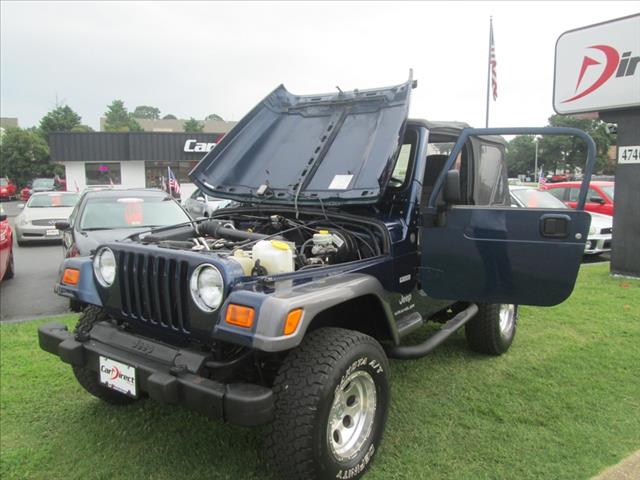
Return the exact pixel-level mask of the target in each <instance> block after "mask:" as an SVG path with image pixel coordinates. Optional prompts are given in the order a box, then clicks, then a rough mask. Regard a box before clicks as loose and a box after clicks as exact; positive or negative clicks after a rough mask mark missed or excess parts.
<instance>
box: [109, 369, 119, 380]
mask: <svg viewBox="0 0 640 480" xmlns="http://www.w3.org/2000/svg"><path fill="white" fill-rule="evenodd" d="M119 375H120V370H118V367H113V370H111V380H115V379H116V378H118V376H119Z"/></svg>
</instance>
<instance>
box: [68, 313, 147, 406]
mask: <svg viewBox="0 0 640 480" xmlns="http://www.w3.org/2000/svg"><path fill="white" fill-rule="evenodd" d="M107 320H109V316H108V315H107V314H106V313H105V312H104V311H103V310H102V309H101V308H98V307H95V306H89V307H87V308H86V309H85V310H84V312H82V315H80V318H79V319H78V323H77V325H76V329H75V332H76V333H89V332H90V331H91V329H92V328H93V325H94V324H95V323H96V322H101V321H107ZM71 368H72V369H73V374H74V375H75V377H76V380H78V383H79V384H80V386H81V387H82V388H84V389H85V390H86V391H87V392H89V393H90V394H91V395H93V396H94V397H96V398H99V399H100V400H103V401H105V402H107V403H110V404H111V405H129V404H131V403H133V402H135V401H137V399H135V398H132V397H127V396H126V395H124V394H122V393H119V392H116V391H114V390H111V389H110V388H107V387H105V386H104V385H102V384H101V383H100V380H99V378H98V373H97V372H94V371H93V370H91V369H89V368H87V367H78V366H76V365H72V366H71Z"/></svg>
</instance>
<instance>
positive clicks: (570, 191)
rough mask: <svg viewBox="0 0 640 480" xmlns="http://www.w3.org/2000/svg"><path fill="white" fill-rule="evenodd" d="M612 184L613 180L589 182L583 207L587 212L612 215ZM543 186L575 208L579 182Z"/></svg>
mask: <svg viewBox="0 0 640 480" xmlns="http://www.w3.org/2000/svg"><path fill="white" fill-rule="evenodd" d="M613 185H614V182H604V181H593V182H591V183H590V184H589V192H588V193H587V203H585V205H584V209H585V210H587V211H589V212H596V213H603V214H605V215H613V197H614V194H613ZM543 188H544V189H545V190H549V192H550V193H551V194H552V195H553V196H554V197H556V198H558V199H560V200H562V201H563V202H564V203H566V204H567V205H569V206H570V207H571V208H576V203H577V201H578V193H579V192H580V182H562V183H552V184H547V185H545V186H544V187H543Z"/></svg>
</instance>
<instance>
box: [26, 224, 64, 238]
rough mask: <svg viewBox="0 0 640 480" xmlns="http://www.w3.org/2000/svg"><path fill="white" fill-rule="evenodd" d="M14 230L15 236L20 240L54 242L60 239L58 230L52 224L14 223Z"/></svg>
mask: <svg viewBox="0 0 640 480" xmlns="http://www.w3.org/2000/svg"><path fill="white" fill-rule="evenodd" d="M15 230H16V236H17V237H18V240H20V241H21V242H55V241H60V240H61V239H62V237H61V235H60V232H59V231H58V230H56V227H55V226H53V225H50V226H40V225H31V224H27V225H16V227H15ZM54 231H55V232H56V233H55V235H54V234H53V232H54ZM48 233H50V234H48Z"/></svg>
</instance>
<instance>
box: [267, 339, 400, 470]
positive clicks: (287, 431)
mask: <svg viewBox="0 0 640 480" xmlns="http://www.w3.org/2000/svg"><path fill="white" fill-rule="evenodd" d="M354 375H355V376H359V377H358V378H359V379H360V380H362V379H366V382H367V385H368V386H369V388H370V390H369V391H370V392H373V391H374V390H375V407H374V408H373V411H372V410H370V409H368V410H367V411H368V412H372V413H369V415H370V417H369V418H372V420H371V423H370V424H369V427H367V428H362V429H361V431H363V432H367V433H365V434H363V435H361V436H357V437H355V438H359V439H360V440H359V441H358V442H356V447H354V450H353V452H349V454H348V456H346V455H345V456H344V457H343V458H339V457H338V456H337V455H336V454H334V451H333V450H332V448H335V447H332V445H334V446H335V443H332V441H331V438H335V437H330V436H329V435H330V432H331V430H332V427H331V428H330V425H329V415H330V413H331V412H332V411H333V413H335V410H332V409H333V408H334V398H336V395H341V394H342V393H341V392H344V391H347V390H349V388H350V382H348V381H347V380H348V379H352V378H354ZM388 375H389V362H388V360H387V357H386V355H385V353H384V350H383V349H382V347H381V346H380V344H379V343H378V342H377V341H376V340H374V339H373V338H371V337H370V336H368V335H365V334H363V333H360V332H355V331H352V330H345V329H342V328H322V329H318V330H315V331H313V332H311V333H310V334H308V335H307V337H306V338H305V339H304V340H303V342H302V344H301V345H300V346H298V347H297V348H296V349H294V350H292V351H291V352H289V354H288V355H287V357H286V358H285V360H284V361H283V363H282V365H281V366H280V369H279V371H278V375H277V377H276V379H275V382H274V385H273V392H274V395H275V419H274V421H273V423H272V424H271V425H270V426H269V431H268V433H267V436H266V440H265V455H266V457H267V459H268V461H269V462H270V463H271V465H272V466H273V468H274V469H275V470H276V471H277V472H278V474H279V475H280V476H281V478H284V479H286V480H294V479H295V480H299V479H305V480H325V479H336V478H337V479H342V478H345V479H346V478H349V479H356V478H360V477H361V476H362V475H363V474H364V472H365V471H366V470H367V468H368V467H369V465H370V463H371V460H372V458H373V455H374V454H375V452H376V451H377V450H378V447H379V445H380V442H381V440H382V434H383V432H384V427H385V423H386V420H387V412H388V407H389V399H390V397H389V378H388ZM373 385H375V387H374V386H373ZM340 388H341V389H342V390H341V391H339V389H340ZM349 391H350V390H349ZM352 398H354V397H352V396H349V397H348V398H347V402H346V403H345V405H348V404H349V401H350V400H351V399H352ZM360 398H366V397H360ZM371 398H373V397H372V396H370V397H369V399H371ZM351 402H352V405H353V400H351ZM372 403H373V402H370V401H369V402H363V404H368V405H371V404H372ZM356 405H357V403H356ZM347 416H348V414H347V415H345V417H344V418H345V419H346V418H347ZM332 418H334V419H335V418H336V417H332ZM356 418H357V417H356ZM345 425H346V424H345ZM354 425H357V422H354ZM353 428H356V427H355V426H354V427H353ZM332 435H335V430H333V433H332ZM360 442H361V446H360V447H357V445H358V444H360ZM345 444H346V442H345Z"/></svg>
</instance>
